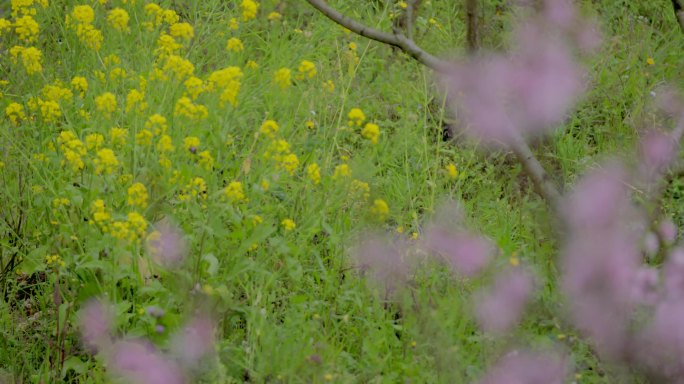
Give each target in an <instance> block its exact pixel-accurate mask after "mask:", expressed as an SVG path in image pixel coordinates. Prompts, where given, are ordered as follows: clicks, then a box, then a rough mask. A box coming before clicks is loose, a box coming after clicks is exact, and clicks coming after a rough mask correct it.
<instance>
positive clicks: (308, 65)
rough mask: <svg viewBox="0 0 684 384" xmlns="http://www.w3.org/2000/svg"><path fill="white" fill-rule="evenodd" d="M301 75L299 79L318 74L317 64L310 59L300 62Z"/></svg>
mask: <svg viewBox="0 0 684 384" xmlns="http://www.w3.org/2000/svg"><path fill="white" fill-rule="evenodd" d="M298 71H299V75H298V76H297V78H298V79H304V78H307V77H308V78H309V79H311V78H313V77H314V76H316V64H314V63H312V62H311V61H309V60H303V61H302V62H301V63H300V64H299V68H298Z"/></svg>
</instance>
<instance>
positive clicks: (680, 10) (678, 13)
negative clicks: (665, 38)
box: [672, 0, 684, 32]
mask: <svg viewBox="0 0 684 384" xmlns="http://www.w3.org/2000/svg"><path fill="white" fill-rule="evenodd" d="M680 1H681V0H672V7H673V8H674V13H675V17H676V18H677V21H678V22H679V26H680V27H681V28H682V32H684V7H682V3H680Z"/></svg>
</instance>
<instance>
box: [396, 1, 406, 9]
mask: <svg viewBox="0 0 684 384" xmlns="http://www.w3.org/2000/svg"><path fill="white" fill-rule="evenodd" d="M397 5H398V6H399V8H401V9H406V8H407V7H408V4H406V2H405V1H400V2H399V3H397Z"/></svg>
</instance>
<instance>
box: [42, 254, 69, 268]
mask: <svg viewBox="0 0 684 384" xmlns="http://www.w3.org/2000/svg"><path fill="white" fill-rule="evenodd" d="M45 265H46V266H47V267H48V268H51V269H55V270H56V269H59V268H60V267H64V266H65V265H66V264H65V263H64V260H62V258H61V257H60V256H59V255H47V256H45Z"/></svg>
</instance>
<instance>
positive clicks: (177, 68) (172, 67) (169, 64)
mask: <svg viewBox="0 0 684 384" xmlns="http://www.w3.org/2000/svg"><path fill="white" fill-rule="evenodd" d="M162 70H163V71H164V73H167V74H170V75H172V76H174V77H175V78H176V79H178V80H183V79H185V78H186V77H190V76H192V74H193V73H194V72H195V66H194V65H193V64H192V63H191V62H190V60H187V59H184V58H182V57H180V56H177V55H170V56H168V57H167V58H166V62H165V63H164V67H163V68H162Z"/></svg>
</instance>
